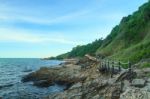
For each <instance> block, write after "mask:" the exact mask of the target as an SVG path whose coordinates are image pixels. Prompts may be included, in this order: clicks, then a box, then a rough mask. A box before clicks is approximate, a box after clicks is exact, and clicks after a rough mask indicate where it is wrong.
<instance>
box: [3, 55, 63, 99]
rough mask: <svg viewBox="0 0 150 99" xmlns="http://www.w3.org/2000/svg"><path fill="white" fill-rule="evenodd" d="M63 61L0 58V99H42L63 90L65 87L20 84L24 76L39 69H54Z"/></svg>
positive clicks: (28, 83)
mask: <svg viewBox="0 0 150 99" xmlns="http://www.w3.org/2000/svg"><path fill="white" fill-rule="evenodd" d="M62 62H63V61H58V60H41V59H38V58H0V99H1V98H2V99H42V98H44V97H45V96H47V95H52V94H54V93H57V92H61V91H63V90H64V88H65V86H62V85H57V84H55V85H53V86H50V87H47V88H39V87H36V86H33V83H32V82H27V83H22V82H21V79H22V77H24V76H25V75H27V74H29V73H31V72H34V71H36V70H38V69H40V68H41V67H50V68H51V67H55V66H57V65H58V64H60V63H62Z"/></svg>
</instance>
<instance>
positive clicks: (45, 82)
mask: <svg viewBox="0 0 150 99" xmlns="http://www.w3.org/2000/svg"><path fill="white" fill-rule="evenodd" d="M33 85H34V86H38V87H49V86H52V85H54V82H52V81H51V80H40V81H35V82H34V83H33Z"/></svg>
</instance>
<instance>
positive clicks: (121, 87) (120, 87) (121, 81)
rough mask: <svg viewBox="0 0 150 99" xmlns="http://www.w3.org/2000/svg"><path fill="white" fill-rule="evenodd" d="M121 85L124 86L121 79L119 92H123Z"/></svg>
mask: <svg viewBox="0 0 150 99" xmlns="http://www.w3.org/2000/svg"><path fill="white" fill-rule="evenodd" d="M123 87H124V83H123V81H121V86H120V92H121V93H122V92H123Z"/></svg>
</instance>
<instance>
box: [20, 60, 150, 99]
mask: <svg viewBox="0 0 150 99" xmlns="http://www.w3.org/2000/svg"><path fill="white" fill-rule="evenodd" d="M98 65H99V63H98V62H96V61H95V60H91V59H87V58H85V59H82V60H76V61H73V62H72V61H70V62H66V63H63V64H60V66H58V67H55V68H46V67H43V68H41V69H40V70H38V71H36V72H33V73H30V74H28V75H26V76H25V77H23V78H22V82H28V81H33V85H34V86H38V87H49V86H51V85H54V84H55V83H56V84H60V85H66V88H65V89H64V91H63V92H59V93H56V94H51V95H49V96H45V98H44V99H150V79H149V77H148V76H147V75H148V74H149V72H150V69H134V74H135V75H134V76H133V77H132V81H130V80H129V79H128V77H129V75H128V70H124V71H122V72H120V73H118V74H116V75H113V77H110V74H103V73H101V72H100V71H99V70H98Z"/></svg>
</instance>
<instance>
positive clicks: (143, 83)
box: [131, 79, 146, 88]
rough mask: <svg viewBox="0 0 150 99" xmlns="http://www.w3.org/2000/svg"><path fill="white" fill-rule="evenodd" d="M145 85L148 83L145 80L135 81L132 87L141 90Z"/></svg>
mask: <svg viewBox="0 0 150 99" xmlns="http://www.w3.org/2000/svg"><path fill="white" fill-rule="evenodd" d="M145 84H146V81H145V80H143V79H133V81H132V84H131V85H132V86H135V87H139V88H141V87H144V86H145Z"/></svg>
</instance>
